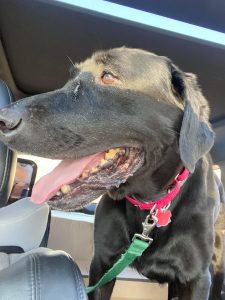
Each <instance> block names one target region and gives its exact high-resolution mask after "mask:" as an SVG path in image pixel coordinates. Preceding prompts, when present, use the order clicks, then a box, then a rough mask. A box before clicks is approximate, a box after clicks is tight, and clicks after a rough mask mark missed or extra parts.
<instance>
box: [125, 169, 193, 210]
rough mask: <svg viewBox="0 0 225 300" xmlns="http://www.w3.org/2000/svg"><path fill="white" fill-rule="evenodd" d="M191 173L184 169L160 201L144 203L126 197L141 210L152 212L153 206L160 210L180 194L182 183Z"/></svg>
mask: <svg viewBox="0 0 225 300" xmlns="http://www.w3.org/2000/svg"><path fill="white" fill-rule="evenodd" d="M189 173H190V172H189V171H188V169H186V168H183V169H182V170H181V171H180V173H178V174H177V176H176V177H175V178H174V180H173V181H172V182H171V184H170V186H172V188H169V189H168V192H167V194H166V195H165V196H164V197H162V198H160V199H158V200H154V201H151V202H148V203H146V202H144V203H143V202H139V201H137V200H135V199H133V198H131V197H130V196H126V199H127V200H128V201H129V202H131V203H132V204H134V205H135V206H138V207H139V208H140V209H141V210H145V209H146V210H150V209H152V208H153V206H155V209H158V210H160V209H162V208H163V207H165V206H167V205H168V204H169V203H170V202H171V201H172V200H173V199H174V198H175V197H176V196H177V195H178V194H179V192H180V188H181V186H182V183H184V181H185V180H186V179H187V178H188V176H189Z"/></svg>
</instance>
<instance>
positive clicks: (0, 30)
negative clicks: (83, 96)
mask: <svg viewBox="0 0 225 300" xmlns="http://www.w3.org/2000/svg"><path fill="white" fill-rule="evenodd" d="M73 2H74V5H75V6H71V5H66V4H65V5H64V4H62V3H59V2H57V1H53V0H51V1H43V0H42V1H41V0H32V1H30V0H23V1H18V0H0V37H1V41H2V43H3V46H4V49H5V52H6V56H7V59H8V62H9V65H10V68H11V71H12V74H13V77H14V80H15V82H16V85H17V87H18V88H19V89H20V90H22V91H23V92H24V93H26V94H36V93H41V92H45V91H49V90H53V89H56V88H59V87H61V86H63V85H64V83H65V82H66V80H67V78H68V69H69V67H70V61H69V59H68V57H70V58H71V59H72V60H73V61H76V62H79V61H81V60H83V59H85V58H86V57H87V56H90V55H91V53H92V52H93V51H95V50H98V49H107V48H111V47H119V46H123V45H126V46H128V47H138V48H143V49H146V50H149V51H152V52H155V53H157V54H159V55H164V56H168V57H170V58H171V59H172V60H173V61H174V62H175V64H177V65H178V66H179V67H180V68H181V69H182V70H184V71H186V72H192V73H195V74H197V75H198V77H199V83H200V85H201V87H202V89H203V92H204V94H205V96H206V97H207V99H208V100H209V102H210V106H211V121H212V123H213V125H214V128H215V130H216V134H217V141H216V147H215V148H214V150H213V154H214V157H215V158H216V160H217V161H220V160H225V154H224V152H225V151H222V150H221V149H225V138H224V135H225V99H224V98H225V97H224V96H225V46H223V45H219V44H212V43H207V42H203V41H202V40H196V39H191V38H187V37H181V36H179V35H176V34H168V32H167V31H165V30H156V29H154V28H152V27H148V26H139V25H137V24H136V23H135V22H129V21H126V22H125V21H122V20H119V19H117V18H109V17H107V16H106V15H101V14H97V13H94V12H91V10H87V11H86V10H85V9H83V10H81V9H80V8H78V7H76V1H75V0H74V1H73ZM90 2H91V1H90ZM111 2H117V3H120V4H124V5H128V6H133V7H134V8H138V9H141V10H144V11H148V12H151V13H156V14H159V15H163V16H166V17H170V18H173V19H177V20H181V21H185V22H188V23H192V24H195V25H199V26H203V27H206V28H211V29H214V30H218V31H221V32H225V22H224V19H225V2H222V1H219V0H204V2H203V0H198V2H197V3H198V5H197V4H196V1H194V0H191V1H189V2H188V4H187V2H186V3H184V2H185V1H180V0H179V1H178V0H176V1H171V2H170V3H171V5H168V4H166V5H163V3H164V4H165V1H164V0H163V1H162V0H158V1H139V0H134V1H126V0H123V1H122V0H121V1H119V0H118V1H111ZM191 2H193V3H192V4H193V5H192V4H191Z"/></svg>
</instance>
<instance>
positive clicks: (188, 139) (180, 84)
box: [171, 65, 214, 172]
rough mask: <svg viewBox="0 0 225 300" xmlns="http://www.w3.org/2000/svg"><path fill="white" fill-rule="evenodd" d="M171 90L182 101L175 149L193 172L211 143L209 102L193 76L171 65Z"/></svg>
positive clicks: (212, 136)
mask: <svg viewBox="0 0 225 300" xmlns="http://www.w3.org/2000/svg"><path fill="white" fill-rule="evenodd" d="M171 75H172V77H171V79H172V87H173V92H174V94H175V96H176V98H178V100H179V101H182V102H183V105H184V115H183V120H182V124H181V130H180V138H179V151H180V156H181V160H182V162H183V164H184V166H185V167H186V168H187V169H189V171H190V172H194V169H195V164H196V162H197V161H198V160H199V159H200V158H201V157H202V156H203V155H204V154H206V153H207V152H209V150H210V149H211V147H212V146H213V143H214V133H213V131H212V128H211V126H210V124H209V106H208V103H207V100H206V99H205V98H204V96H203V95H202V93H201V90H200V88H199V86H198V83H197V79H196V76H195V75H193V74H189V73H183V72H182V71H180V70H179V69H178V68H177V67H175V66H174V65H172V68H171Z"/></svg>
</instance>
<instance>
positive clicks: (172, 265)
mask: <svg viewBox="0 0 225 300" xmlns="http://www.w3.org/2000/svg"><path fill="white" fill-rule="evenodd" d="M208 117H209V108H208V104H207V101H206V100H205V98H204V97H203V95H202V94H201V91H200V89H199V88H198V85H197V83H196V78H195V77H194V76H193V75H191V74H186V73H184V72H182V71H181V70H179V69H178V68H177V67H176V66H175V65H174V64H173V63H171V61H170V60H169V59H167V58H165V57H160V56H157V55H154V54H152V53H148V52H146V51H142V50H137V49H127V48H120V49H112V50H109V51H102V52H98V53H96V54H94V55H93V56H92V58H90V59H88V60H86V61H85V62H83V63H81V64H77V65H75V66H74V67H73V70H72V73H71V78H70V80H69V81H68V82H67V84H66V85H65V86H64V87H63V88H62V89H60V90H57V91H54V92H50V93H46V94H42V95H38V96H33V97H29V98H26V99H24V100H22V101H19V102H18V103H15V104H13V105H10V106H9V107H7V108H4V109H2V110H0V138H1V140H2V141H3V142H5V143H6V144H7V145H9V147H11V148H13V149H17V150H20V151H23V152H28V153H31V154H34V155H39V156H44V157H49V158H57V159H63V161H62V163H61V164H60V165H59V166H58V167H57V168H56V170H54V171H53V172H52V173H51V174H50V175H49V176H47V177H45V178H44V179H42V180H41V181H40V182H39V183H37V186H36V187H35V188H34V192H33V195H32V198H33V201H34V202H43V201H47V200H51V201H49V203H50V204H51V205H52V206H53V207H55V208H59V209H65V210H71V209H74V208H78V207H80V206H82V205H84V204H86V203H87V202H90V201H91V200H93V198H94V197H96V196H98V195H99V194H103V193H104V194H105V195H104V196H103V198H102V199H101V202H100V204H99V205H98V208H97V212H96V222H95V255H94V258H93V261H92V264H91V271H90V284H91V285H93V284H95V283H96V282H97V281H98V280H99V279H100V278H101V276H102V275H103V274H104V273H105V272H106V271H107V270H108V269H109V268H110V267H111V266H112V265H113V263H114V262H115V261H116V260H117V259H118V258H119V257H120V255H121V253H123V252H124V251H125V250H126V249H127V248H128V247H129V245H130V243H131V240H132V237H133V236H134V234H135V233H141V232H142V222H143V220H144V219H145V217H146V215H147V214H148V213H149V212H147V211H141V210H140V209H139V208H138V207H136V206H134V205H133V204H131V203H130V202H128V201H127V200H126V199H125V196H127V195H130V196H132V197H135V198H136V199H138V201H140V202H143V201H152V200H153V199H155V198H156V199H157V196H158V195H161V194H163V193H166V191H167V189H168V187H169V185H170V182H171V179H173V178H175V176H176V175H177V174H178V173H179V171H180V170H181V168H182V167H186V168H187V169H188V170H189V171H190V176H189V178H188V179H187V181H186V182H185V183H184V185H183V186H182V188H181V191H180V193H179V195H178V196H177V197H176V198H175V199H174V200H173V201H172V204H171V211H172V221H171V223H170V224H169V225H168V226H165V227H160V228H155V229H154V230H153V231H152V232H151V237H152V238H153V240H154V241H153V243H152V244H151V246H150V247H149V249H147V250H146V251H145V252H144V253H143V255H142V256H141V257H140V258H138V259H137V260H136V261H135V262H134V264H133V266H134V267H135V268H136V269H137V270H138V271H139V272H140V273H141V274H143V275H145V276H146V277H148V278H149V279H151V280H157V281H158V282H160V283H164V282H168V283H169V284H170V290H169V299H173V298H174V297H179V300H185V299H188V300H206V299H209V297H211V298H210V299H220V292H221V286H222V282H223V272H224V269H223V267H224V265H223V259H224V239H223V232H224V229H225V224H224V223H225V217H224V216H225V214H224V206H223V205H222V204H221V205H220V200H219V195H220V194H219V192H218V188H217V184H216V181H215V178H214V175H213V171H212V163H211V160H210V157H209V155H208V154H207V153H208V152H209V150H210V148H211V147H212V145H213V141H214V134H213V132H212V129H211V127H210V124H209V122H208ZM114 148H116V149H114ZM109 149H111V150H109ZM96 153H97V154H96ZM75 171H76V172H75ZM73 172H75V173H76V174H74V173H73ZM60 176H61V177H60ZM59 177H60V179H58V178H59ZM60 188H61V190H60ZM43 191H44V192H43ZM56 193H57V194H56ZM221 193H222V192H221ZM118 200H119V201H118ZM220 206H221V208H220ZM219 211H220V213H219ZM215 224H216V225H215ZM214 242H215V243H214ZM214 244H215V251H214ZM213 251H214V254H213ZM212 261H213V265H212ZM211 265H212V268H211V269H212V273H213V276H212V279H211V277H210V274H209V268H210V266H211ZM211 281H212V284H211ZM114 283H115V280H114V281H111V282H110V283H108V284H106V285H105V286H103V287H102V288H100V289H98V290H97V291H95V292H93V293H92V294H90V299H102V300H107V299H110V296H111V293H112V289H113V286H114ZM210 289H211V290H210ZM209 294H211V296H209Z"/></svg>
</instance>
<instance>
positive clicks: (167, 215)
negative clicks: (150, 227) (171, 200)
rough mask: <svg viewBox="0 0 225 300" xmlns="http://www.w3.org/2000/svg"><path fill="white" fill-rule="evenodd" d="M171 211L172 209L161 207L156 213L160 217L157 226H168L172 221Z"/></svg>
mask: <svg viewBox="0 0 225 300" xmlns="http://www.w3.org/2000/svg"><path fill="white" fill-rule="evenodd" d="M171 216H172V214H171V211H170V210H164V211H163V210H162V209H159V210H158V211H157V213H156V217H157V219H158V221H157V223H156V226H157V227H161V226H167V225H168V224H169V223H170V222H171Z"/></svg>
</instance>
